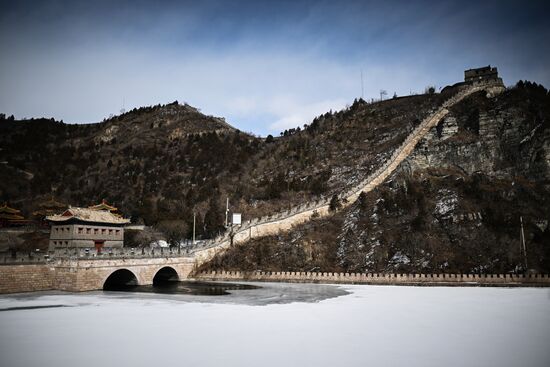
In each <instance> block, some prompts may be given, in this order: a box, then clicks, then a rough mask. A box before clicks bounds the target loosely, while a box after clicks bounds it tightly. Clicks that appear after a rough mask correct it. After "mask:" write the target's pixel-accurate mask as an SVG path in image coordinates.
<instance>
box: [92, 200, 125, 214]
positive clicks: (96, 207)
mask: <svg viewBox="0 0 550 367" xmlns="http://www.w3.org/2000/svg"><path fill="white" fill-rule="evenodd" d="M88 209H93V210H103V211H107V212H110V213H113V214H119V213H118V208H115V207H114V206H112V205H109V204H108V203H107V201H105V199H103V200H101V203H99V204H96V205H92V206H89V207H88Z"/></svg>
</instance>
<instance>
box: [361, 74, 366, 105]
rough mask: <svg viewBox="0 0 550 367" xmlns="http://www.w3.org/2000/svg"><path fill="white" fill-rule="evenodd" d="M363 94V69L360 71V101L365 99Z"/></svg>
mask: <svg viewBox="0 0 550 367" xmlns="http://www.w3.org/2000/svg"><path fill="white" fill-rule="evenodd" d="M364 94H365V88H364V86H363V69H361V99H365V98H364Z"/></svg>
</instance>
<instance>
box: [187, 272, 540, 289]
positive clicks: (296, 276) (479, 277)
mask: <svg viewBox="0 0 550 367" xmlns="http://www.w3.org/2000/svg"><path fill="white" fill-rule="evenodd" d="M194 279H196V280H208V281H258V282H290V283H292V282H296V283H335V284H372V285H425V286H491V287H497V286H503V287H513V286H521V287H527V286H534V287H550V275H549V274H527V275H525V274H387V273H326V272H325V273H321V272H299V271H279V272H264V271H253V272H242V271H209V272H201V273H198V274H195V275H194Z"/></svg>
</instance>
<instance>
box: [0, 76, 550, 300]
mask: <svg viewBox="0 0 550 367" xmlns="http://www.w3.org/2000/svg"><path fill="white" fill-rule="evenodd" d="M503 90H504V86H503V84H502V81H500V80H487V81H479V82H472V83H470V84H464V85H462V86H460V89H459V92H458V93H457V94H455V95H454V96H453V97H451V98H450V99H448V100H447V101H445V102H444V103H443V105H442V106H441V107H440V108H439V109H437V110H436V111H434V112H432V113H431V114H430V115H429V116H427V117H426V118H425V119H424V120H423V121H422V122H421V123H420V124H419V125H418V126H417V127H416V128H415V129H414V130H413V131H412V132H411V133H410V134H409V136H408V137H407V138H406V139H405V141H404V142H403V143H402V144H401V146H399V147H398V148H397V149H396V150H395V151H394V152H393V154H392V155H391V157H390V159H388V160H387V161H386V162H385V163H384V164H383V165H382V166H381V167H380V168H378V169H377V170H376V171H375V172H373V173H372V174H370V175H369V176H368V177H367V178H365V179H364V180H363V181H362V182H360V183H359V184H358V185H356V186H354V187H352V188H350V189H349V190H347V191H345V192H343V193H342V194H340V195H339V199H340V200H341V202H342V203H343V205H344V206H348V205H351V204H352V203H353V202H354V201H356V200H357V198H358V197H359V195H360V194H361V192H369V191H372V190H373V189H375V188H376V187H377V186H378V185H380V184H381V183H383V182H384V181H385V180H386V179H387V178H388V177H389V176H390V175H391V174H392V173H393V172H394V171H395V170H396V169H397V167H398V166H399V164H400V163H401V162H402V161H403V160H405V159H406V158H407V157H408V156H409V155H410V154H411V152H412V151H413V150H414V148H415V146H416V145H417V143H418V142H419V141H420V140H421V139H422V138H423V137H424V136H425V135H426V134H427V133H428V132H429V131H430V129H432V128H433V127H435V126H436V125H437V124H438V123H439V121H440V120H441V119H442V118H444V117H445V116H446V115H447V114H448V113H449V111H448V108H450V107H451V106H453V105H455V104H456V103H458V102H460V101H461V100H463V99H464V98H466V97H467V96H469V95H471V94H473V93H476V92H479V91H486V92H487V95H488V96H492V95H496V94H498V93H500V92H501V91H503ZM329 202H330V198H323V199H321V200H318V201H315V202H311V203H306V204H303V205H299V206H296V207H293V208H291V209H290V210H288V211H284V212H279V213H275V214H273V215H270V216H268V217H265V218H256V219H253V220H251V221H248V222H246V223H245V224H243V225H242V226H239V227H237V228H233V229H232V231H231V232H230V231H227V232H226V233H224V234H223V235H221V236H219V237H217V238H215V239H213V240H209V241H204V242H201V243H200V244H197V245H196V246H194V247H193V248H190V249H186V250H185V251H183V250H181V249H178V250H151V249H143V250H135V249H131V248H120V249H111V250H109V252H106V253H102V254H97V253H96V252H95V250H93V249H92V250H85V249H58V250H56V251H55V252H54V253H52V254H51V255H52V256H50V255H42V254H26V255H23V256H21V255H19V256H18V257H16V258H12V257H5V258H0V265H2V266H0V293H7V292H24V291H33V290H47V289H58V290H67V291H85V290H93V289H101V288H102V287H103V284H104V282H105V279H106V278H107V277H108V276H109V275H110V274H111V273H112V272H114V271H116V270H118V269H128V270H131V271H132V272H133V273H134V274H135V275H136V278H137V280H138V284H151V283H152V279H153V277H154V275H155V274H156V272H157V271H159V270H160V269H161V268H162V267H166V266H170V267H172V268H174V269H175V270H176V272H177V273H178V276H179V278H180V279H186V278H188V277H189V275H190V274H191V272H192V271H193V270H194V269H196V268H197V267H198V266H200V265H201V264H203V263H204V262H207V261H209V260H210V259H211V258H212V257H213V256H214V255H215V254H217V253H220V252H222V251H225V250H226V249H227V248H229V247H230V246H231V244H238V243H243V242H246V241H248V240H250V239H253V238H258V237H262V236H267V235H273V234H277V233H279V232H283V231H288V230H290V229H291V228H292V227H293V226H295V225H299V224H301V223H304V222H307V221H309V220H311V219H312V218H314V217H321V216H326V215H328V214H329ZM197 276H198V278H199V279H216V280H221V279H223V280H230V279H235V280H236V279H254V280H280V281H283V280H284V281H313V282H316V281H327V282H345V283H367V284H370V283H372V284H417V283H422V284H434V283H437V284H440V283H445V284H447V283H456V284H465V283H468V282H474V283H476V282H477V283H479V284H489V285H494V284H508V283H510V284H511V283H514V284H517V283H518V282H519V283H529V282H531V279H536V282H534V283H540V284H546V285H550V281H548V275H537V276H535V277H534V278H531V276H527V277H525V276H516V275H514V276H511V275H503V274H497V275H472V274H463V275H462V274H454V275H453V274H450V275H449V274H439V275H438V274H434V275H423V274H396V275H395V274H371V275H369V274H340V273H295V272H294V273H293V272H279V273H262V272H259V273H254V274H249V273H246V274H245V273H240V272H235V273H232V272H222V273H220V274H216V273H214V274H212V273H211V274H198V275H197ZM442 280H443V281H442Z"/></svg>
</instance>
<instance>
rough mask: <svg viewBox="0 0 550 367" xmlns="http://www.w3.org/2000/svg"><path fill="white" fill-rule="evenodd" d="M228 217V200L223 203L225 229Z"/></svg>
mask: <svg viewBox="0 0 550 367" xmlns="http://www.w3.org/2000/svg"><path fill="white" fill-rule="evenodd" d="M228 215H229V198H227V200H226V202H225V227H226V228H227V225H228V223H227V216H228Z"/></svg>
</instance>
